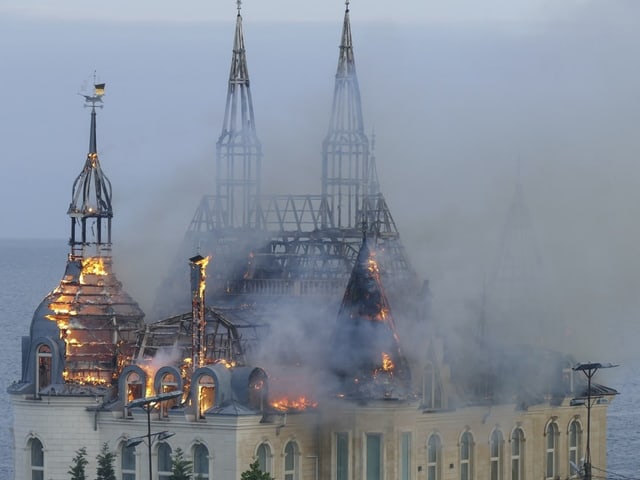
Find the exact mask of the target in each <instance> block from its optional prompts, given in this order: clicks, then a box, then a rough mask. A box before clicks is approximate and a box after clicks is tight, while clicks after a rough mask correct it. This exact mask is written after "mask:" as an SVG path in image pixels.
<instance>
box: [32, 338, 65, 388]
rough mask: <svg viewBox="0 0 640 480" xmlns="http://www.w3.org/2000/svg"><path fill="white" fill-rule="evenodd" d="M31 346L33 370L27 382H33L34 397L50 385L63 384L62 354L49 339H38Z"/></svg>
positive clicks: (55, 343) (56, 344) (54, 342)
mask: <svg viewBox="0 0 640 480" xmlns="http://www.w3.org/2000/svg"><path fill="white" fill-rule="evenodd" d="M33 345H34V346H33V348H32V350H31V354H30V355H31V359H30V361H32V362H33V365H34V368H33V370H32V372H31V378H29V381H30V382H33V385H34V387H35V389H34V394H35V396H39V395H40V393H41V392H42V390H44V389H45V388H47V387H49V386H50V385H52V384H58V383H63V381H64V380H63V375H62V371H63V370H64V354H63V353H62V352H61V351H60V348H59V346H58V343H57V342H56V341H54V340H53V339H51V338H49V337H39V338H37V339H36V341H35V342H34V343H33Z"/></svg>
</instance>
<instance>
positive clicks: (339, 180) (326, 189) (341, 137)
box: [322, 1, 369, 227]
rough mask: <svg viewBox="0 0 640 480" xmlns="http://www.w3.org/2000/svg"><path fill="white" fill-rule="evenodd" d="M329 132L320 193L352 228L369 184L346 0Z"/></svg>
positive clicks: (338, 219) (338, 217)
mask: <svg viewBox="0 0 640 480" xmlns="http://www.w3.org/2000/svg"><path fill="white" fill-rule="evenodd" d="M345 5H346V9H345V14H344V24H343V28H342V40H341V42H340V55H339V57H338V68H337V72H336V77H335V86H334V92H333V106H332V111H331V119H330V122H329V132H328V133H327V136H326V137H325V139H324V141H323V143H322V194H323V196H324V197H325V198H326V199H327V202H328V204H329V208H330V209H331V210H332V211H333V217H334V219H335V221H336V223H337V226H339V227H354V226H355V225H356V224H357V222H358V220H359V218H360V211H361V209H362V203H363V197H364V196H365V195H367V193H368V192H367V189H368V183H369V141H368V140H367V136H366V135H365V133H364V122H363V119H362V102H361V99H360V87H359V85H358V77H357V75H356V64H355V60H354V55H353V43H352V37H351V22H350V19H349V2H348V1H347V2H345Z"/></svg>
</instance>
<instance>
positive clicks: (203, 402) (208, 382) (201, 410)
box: [198, 375, 216, 418]
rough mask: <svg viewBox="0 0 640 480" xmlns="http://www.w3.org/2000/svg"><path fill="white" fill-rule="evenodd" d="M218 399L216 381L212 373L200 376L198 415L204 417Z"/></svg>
mask: <svg viewBox="0 0 640 480" xmlns="http://www.w3.org/2000/svg"><path fill="white" fill-rule="evenodd" d="M215 400H216V395H215V383H214V381H213V377H211V376H210V375H202V376H200V377H199V378H198V417H199V418H204V414H205V412H206V411H207V410H209V409H210V408H211V407H213V405H214V403H215Z"/></svg>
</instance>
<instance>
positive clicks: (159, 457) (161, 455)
mask: <svg viewBox="0 0 640 480" xmlns="http://www.w3.org/2000/svg"><path fill="white" fill-rule="evenodd" d="M165 449H168V456H165ZM162 461H168V467H169V469H168V470H163V469H161V465H160V462H162ZM155 463H156V471H155V474H156V478H157V479H158V480H169V477H170V476H171V475H172V473H173V472H172V471H171V470H172V468H171V467H172V464H173V449H172V448H171V445H169V444H168V443H167V442H160V443H158V445H157V447H156V462H155Z"/></svg>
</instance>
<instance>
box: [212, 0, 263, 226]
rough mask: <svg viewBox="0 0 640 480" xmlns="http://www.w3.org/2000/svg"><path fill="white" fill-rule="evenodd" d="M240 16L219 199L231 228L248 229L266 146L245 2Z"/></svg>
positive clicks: (220, 151) (219, 155) (221, 146)
mask: <svg viewBox="0 0 640 480" xmlns="http://www.w3.org/2000/svg"><path fill="white" fill-rule="evenodd" d="M237 4H238V15H237V18H236V30H235V36H234V41H233V55H232V58H231V69H230V72H229V86H228V89H227V103H226V107H225V112H224V122H223V125H222V133H221V134H220V137H219V138H218V142H217V144H216V196H217V198H218V200H219V201H220V202H221V204H222V205H223V207H224V218H223V219H222V220H223V221H224V222H225V224H226V225H227V226H229V227H247V226H248V222H249V210H250V208H251V205H252V203H253V202H255V199H256V197H258V196H259V195H260V175H261V172H260V170H261V163H262V145H261V143H260V140H259V139H258V135H257V133H256V122H255V117H254V113H253V102H252V100H251V88H250V86H249V69H248V68H247V56H246V51H245V48H244V36H243V33H242V16H241V15H240V9H241V5H242V2H241V1H238V2H237Z"/></svg>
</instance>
